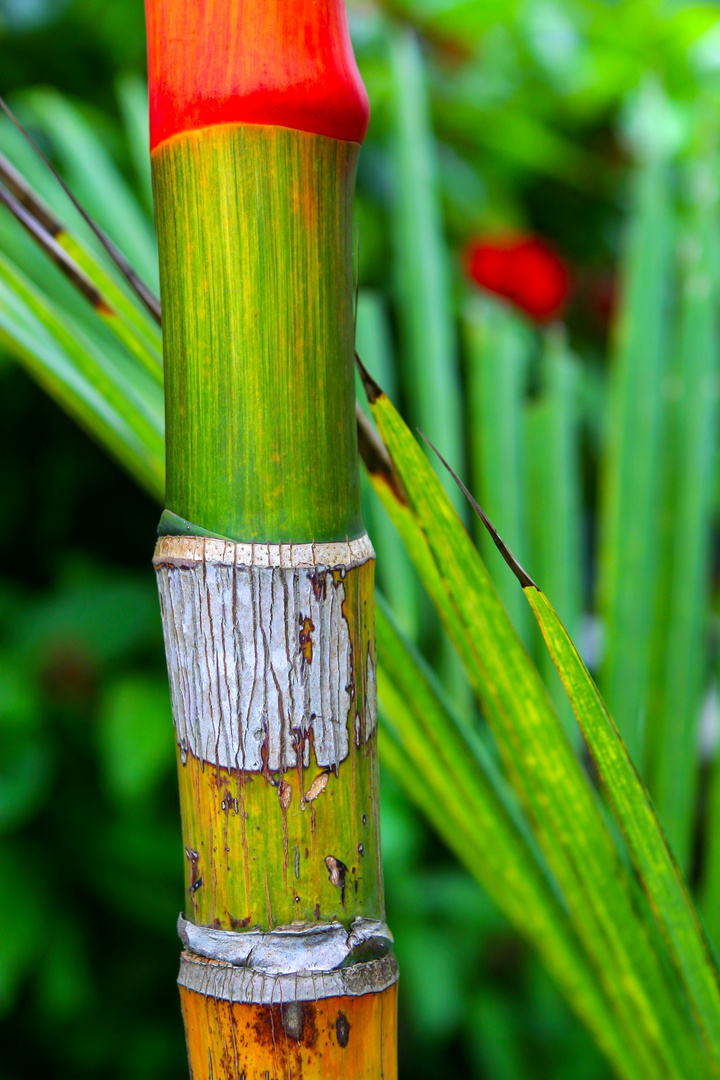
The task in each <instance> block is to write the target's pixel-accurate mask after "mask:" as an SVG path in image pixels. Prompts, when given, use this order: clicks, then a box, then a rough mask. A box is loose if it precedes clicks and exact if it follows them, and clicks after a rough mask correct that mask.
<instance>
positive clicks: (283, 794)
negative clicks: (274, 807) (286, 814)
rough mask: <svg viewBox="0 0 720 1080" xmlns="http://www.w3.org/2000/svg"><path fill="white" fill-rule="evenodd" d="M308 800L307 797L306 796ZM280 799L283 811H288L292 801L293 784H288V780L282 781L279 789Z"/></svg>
mask: <svg viewBox="0 0 720 1080" xmlns="http://www.w3.org/2000/svg"><path fill="white" fill-rule="evenodd" d="M306 798H307V796H306ZM278 799H279V800H280V805H281V807H282V808H283V810H287V809H288V808H289V806H290V802H291V800H292V784H288V782H287V780H281V781H280V786H279V788H278Z"/></svg>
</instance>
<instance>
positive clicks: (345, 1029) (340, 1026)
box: [335, 1012, 350, 1050]
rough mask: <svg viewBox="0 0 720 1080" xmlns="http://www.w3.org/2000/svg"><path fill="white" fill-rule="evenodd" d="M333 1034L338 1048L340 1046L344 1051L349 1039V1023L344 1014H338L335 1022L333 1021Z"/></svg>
mask: <svg viewBox="0 0 720 1080" xmlns="http://www.w3.org/2000/svg"><path fill="white" fill-rule="evenodd" d="M335 1033H336V1035H337V1041H338V1046H342V1048H343V1050H344V1049H345V1047H346V1046H347V1044H348V1040H349V1038H350V1021H349V1020H348V1018H347V1016H346V1015H345V1013H341V1012H339V1013H338V1016H337V1020H336V1021H335Z"/></svg>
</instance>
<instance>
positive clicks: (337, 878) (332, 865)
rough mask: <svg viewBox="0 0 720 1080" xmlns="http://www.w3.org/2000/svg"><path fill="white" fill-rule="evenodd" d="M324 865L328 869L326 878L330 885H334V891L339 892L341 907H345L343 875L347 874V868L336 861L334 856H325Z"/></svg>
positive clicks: (339, 861)
mask: <svg viewBox="0 0 720 1080" xmlns="http://www.w3.org/2000/svg"><path fill="white" fill-rule="evenodd" d="M325 865H326V866H327V868H328V878H329V879H330V884H331V885H334V886H335V888H336V889H339V890H340V899H341V901H342V905H343V907H344V906H345V875H346V874H347V870H348V868H347V866H346V865H345V863H344V862H341V860H340V859H336V858H335V856H334V855H326V856H325Z"/></svg>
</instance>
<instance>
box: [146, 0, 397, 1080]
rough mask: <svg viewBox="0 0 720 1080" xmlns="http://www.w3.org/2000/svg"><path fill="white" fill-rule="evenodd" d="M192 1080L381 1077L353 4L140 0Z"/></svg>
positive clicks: (361, 116)
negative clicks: (357, 359) (160, 347)
mask: <svg viewBox="0 0 720 1080" xmlns="http://www.w3.org/2000/svg"><path fill="white" fill-rule="evenodd" d="M146 7H147V19H148V43H149V50H148V54H149V69H150V115H151V148H152V165H153V183H154V193H155V206H156V216H157V226H158V239H159V244H160V272H161V293H162V303H163V328H164V342H165V358H164V360H165V387H166V403H167V404H166V421H167V436H166V445H167V493H166V512H165V514H164V515H163V518H162V520H161V526H160V529H159V532H160V534H161V536H160V539H159V541H158V545H157V548H156V553H155V559H154V565H155V568H156V572H157V576H158V587H159V591H160V601H161V611H162V616H163V627H164V633H165V644H166V652H167V658H168V671H169V676H170V687H171V697H172V703H173V715H174V720H175V729H176V738H177V754H178V774H179V779H180V801H181V813H182V820H183V846H184V863H185V878H186V896H187V902H186V910H185V913H184V916H182V917H181V919H180V922H179V930H180V936H181V938H182V940H183V944H184V946H185V949H184V952H183V956H182V962H181V971H180V977H179V984H180V991H181V1001H182V1007H183V1015H184V1018H185V1026H186V1036H187V1044H188V1054H189V1061H190V1070H191V1075H192V1076H194V1077H200V1076H202V1077H219V1076H221V1075H222V1076H227V1077H233V1078H235V1080H241V1078H243V1080H250V1078H251V1077H252V1078H255V1077H258V1078H265V1077H267V1078H268V1080H269V1078H270V1077H273V1078H276V1077H277V1078H285V1077H287V1078H288V1080H289V1078H290V1077H293V1078H295V1077H297V1078H299V1077H304V1078H308V1077H315V1076H317V1077H319V1076H339V1075H340V1073H341V1072H342V1073H343V1075H347V1076H349V1077H352V1078H353V1080H355V1078H368V1080H369V1078H371V1077H373V1078H376V1077H379V1076H384V1077H388V1078H392V1077H394V1076H396V1075H397V1066H396V1049H395V1043H396V1035H395V1031H396V1021H395V1013H396V984H397V965H396V962H395V960H394V957H393V955H392V936H391V934H390V932H389V930H388V928H387V927H386V926H385V924H384V899H383V887H382V872H381V861H380V837H379V807H378V759H377V730H376V729H377V719H376V718H377V704H376V684H375V670H376V653H375V635H374V616H373V566H374V553H373V551H372V546H371V545H370V542H369V540H368V538H367V535H366V534H365V532H364V526H363V523H362V516H361V510H360V499H359V483H358V463H357V435H356V422H355V403H354V387H353V347H354V341H353V314H352V227H351V226H352V197H353V187H354V178H355V167H356V162H357V155H358V151H359V143H360V142H361V141H362V138H363V137H364V134H365V129H366V127H367V98H366V96H365V92H364V88H363V87H362V83H361V82H360V78H359V74H358V72H357V68H356V66H355V61H354V58H353V55H352V49H351V46H350V41H349V37H348V32H347V26H346V21H345V11H344V5H343V3H342V0H332V2H329V3H326V4H324V5H322V10H321V11H319V10H318V7H320V6H319V5H316V4H314V3H312V2H311V0H298V2H297V3H294V4H292V5H287V4H285V3H283V2H282V0H253V2H248V0H245V2H244V3H240V2H239V0H207V2H206V3H204V4H203V5H186V4H183V3H181V2H179V0H148V2H147V5H146Z"/></svg>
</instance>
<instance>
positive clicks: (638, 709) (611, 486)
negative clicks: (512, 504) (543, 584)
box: [599, 90, 672, 768]
mask: <svg viewBox="0 0 720 1080" xmlns="http://www.w3.org/2000/svg"><path fill="white" fill-rule="evenodd" d="M648 93H649V95H650V96H649V98H648V100H645V99H643V101H642V103H641V107H642V109H644V110H645V114H647V115H645V114H643V116H641V118H640V119H641V120H644V121H646V122H647V123H651V122H652V119H653V115H654V114H653V112H652V110H653V109H654V108H655V107H656V105H657V102H656V95H655V93H654V92H653V91H652V90H649V91H648ZM658 93H659V92H658ZM667 156H668V155H667V149H666V147H665V146H663V145H662V144H661V143H660V142H659V141H658V143H657V144H653V143H649V144H648V146H647V148H646V149H645V153H644V154H643V157H642V160H641V162H640V164H639V165H638V167H637V169H636V175H635V186H634V199H633V203H634V209H633V214H632V218H631V226H630V232H629V237H628V243H627V252H626V258H625V266H624V287H623V291H622V303H621V307H620V314H619V320H618V323H617V326H616V341H615V355H614V359H613V364H612V371H611V382H612V385H611V393H610V411H609V422H608V444H607V453H606V456H605V459H604V466H603V476H602V484H603V500H602V511H603V512H602V523H601V551H600V583H599V589H600V607H601V611H602V614H603V616H604V619H605V623H606V641H607V645H606V655H605V657H604V661H603V669H602V673H601V674H602V682H601V685H602V687H603V691H604V693H605V696H606V698H607V701H608V705H609V707H610V709H611V710H612V712H613V715H614V716H615V717H616V718H617V723H618V726H619V728H620V731H621V732H622V734H623V738H624V739H625V741H626V743H627V745H628V747H629V749H630V752H631V753H632V756H633V760H634V761H636V762H637V763H638V765H639V767H641V768H642V767H643V765H644V761H643V716H644V710H645V708H646V704H647V694H648V686H649V677H650V640H651V631H652V626H653V619H654V611H655V597H656V595H657V590H656V589H655V574H656V570H657V565H658V564H657V550H656V544H655V536H654V530H655V527H656V523H657V514H658V493H659V452H660V446H661V432H662V373H663V364H664V359H665V346H666V341H667V336H668V333H667V329H668V328H667V310H666V299H667V298H666V293H667V288H668V280H669V274H670V265H671V256H672V248H671V242H670V237H671V217H672V208H671V193H670V182H669V175H668V161H667Z"/></svg>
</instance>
